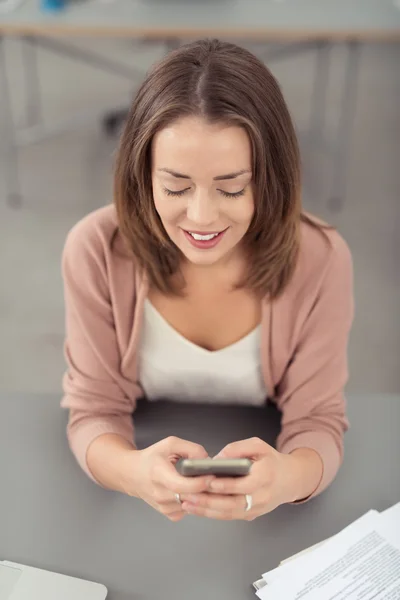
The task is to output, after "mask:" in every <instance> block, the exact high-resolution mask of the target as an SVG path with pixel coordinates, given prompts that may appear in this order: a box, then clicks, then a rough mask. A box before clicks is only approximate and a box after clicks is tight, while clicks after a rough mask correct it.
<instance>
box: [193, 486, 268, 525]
mask: <svg viewBox="0 0 400 600" xmlns="http://www.w3.org/2000/svg"><path fill="white" fill-rule="evenodd" d="M219 498H221V501H218V502H216V503H214V502H213V501H212V498H211V499H210V500H209V501H208V502H207V501H204V500H199V501H198V502H197V503H195V504H192V503H191V502H189V501H188V500H186V499H185V500H184V502H183V503H182V508H183V510H184V511H185V512H187V513H188V514H190V515H196V516H199V517H207V518H209V519H218V520H220V521H232V520H244V521H252V520H254V519H255V518H256V517H259V516H260V515H262V514H264V513H266V512H269V511H270V510H273V509H274V508H275V505H274V504H269V503H268V499H269V490H268V489H260V490H258V491H257V492H256V493H255V494H254V495H253V496H252V506H251V508H250V510H246V509H247V499H246V496H243V495H241V496H233V497H231V502H229V503H227V502H226V498H225V502H224V497H223V496H222V497H219ZM232 500H233V501H232Z"/></svg>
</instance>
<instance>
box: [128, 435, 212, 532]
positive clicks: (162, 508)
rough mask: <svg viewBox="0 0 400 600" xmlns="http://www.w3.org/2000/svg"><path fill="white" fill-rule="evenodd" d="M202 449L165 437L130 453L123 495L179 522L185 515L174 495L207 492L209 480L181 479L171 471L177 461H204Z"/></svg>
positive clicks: (186, 442) (203, 478) (180, 476)
mask: <svg viewBox="0 0 400 600" xmlns="http://www.w3.org/2000/svg"><path fill="white" fill-rule="evenodd" d="M207 457H208V454H207V452H206V450H205V449H204V448H203V447H202V446H200V445H198V444H193V443H192V442H188V441H186V440H182V439H179V438H176V437H169V438H167V439H165V440H162V441H161V442H158V443H157V444H154V445H153V446H149V447H148V448H145V449H144V450H133V451H132V452H131V454H130V456H129V458H128V459H127V461H126V467H125V468H124V471H125V472H127V471H128V472H129V477H128V478H127V481H126V483H125V485H124V491H125V493H127V494H129V495H131V496H137V497H138V498H141V499H142V500H144V501H145V502H147V504H150V506H152V507H153V508H155V509H156V510H158V511H159V512H160V513H162V514H163V515H165V516H166V517H168V519H170V520H171V521H180V520H181V519H182V518H183V517H184V516H185V512H184V511H183V510H182V506H181V503H180V501H179V498H177V497H176V496H175V494H181V495H184V494H186V495H188V494H190V495H192V494H200V493H202V492H205V491H206V490H207V489H209V485H210V483H211V481H212V480H213V479H214V478H213V477H210V476H208V477H183V476H182V475H179V473H178V472H177V470H176V468H175V463H176V462H177V461H178V460H179V459H180V458H207Z"/></svg>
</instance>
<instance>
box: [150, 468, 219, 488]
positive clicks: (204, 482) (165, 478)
mask: <svg viewBox="0 0 400 600" xmlns="http://www.w3.org/2000/svg"><path fill="white" fill-rule="evenodd" d="M154 476H155V478H156V480H157V482H158V484H160V485H162V486H164V487H165V488H167V489H168V490H169V491H170V492H172V493H175V494H176V493H178V494H198V493H200V492H205V491H206V490H208V487H209V485H210V483H211V481H212V480H213V479H214V478H213V477H212V476H209V475H208V476H204V477H183V476H182V475H179V473H178V472H177V470H176V468H175V467H174V465H172V464H171V463H170V462H169V461H162V462H160V463H159V464H158V465H157V466H156V468H155V473H154Z"/></svg>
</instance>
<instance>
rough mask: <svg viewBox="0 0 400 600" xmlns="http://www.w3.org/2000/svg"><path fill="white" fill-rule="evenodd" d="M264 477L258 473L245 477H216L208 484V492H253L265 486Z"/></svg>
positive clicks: (239, 493) (242, 493) (243, 494)
mask: <svg viewBox="0 0 400 600" xmlns="http://www.w3.org/2000/svg"><path fill="white" fill-rule="evenodd" d="M265 483H266V481H265V478H262V477H261V476H260V475H259V474H257V473H255V474H254V475H251V474H250V475H246V476H245V477H216V478H215V479H214V480H213V481H211V482H210V484H209V490H210V492H212V493H214V494H231V495H235V496H236V495H239V496H240V495H241V496H245V495H246V494H254V492H256V491H257V490H259V489H260V488H261V487H264V486H265Z"/></svg>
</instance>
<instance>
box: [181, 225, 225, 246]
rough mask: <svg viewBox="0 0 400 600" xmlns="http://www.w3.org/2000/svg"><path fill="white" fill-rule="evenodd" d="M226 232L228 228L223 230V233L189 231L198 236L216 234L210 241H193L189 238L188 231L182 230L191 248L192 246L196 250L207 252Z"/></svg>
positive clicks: (191, 237)
mask: <svg viewBox="0 0 400 600" xmlns="http://www.w3.org/2000/svg"><path fill="white" fill-rule="evenodd" d="M227 230H228V228H227V229H224V230H223V231H192V230H191V233H197V234H198V235H215V234H217V235H215V237H213V238H212V239H211V240H195V239H194V237H193V236H191V235H190V233H189V232H188V231H186V230H185V229H182V231H183V233H184V234H185V237H186V239H187V240H188V241H189V242H190V243H191V244H192V246H194V247H195V248H198V249H200V250H208V249H210V248H214V247H215V246H216V245H217V244H219V242H220V241H221V239H222V238H223V237H224V234H225V233H226V232H227Z"/></svg>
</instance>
